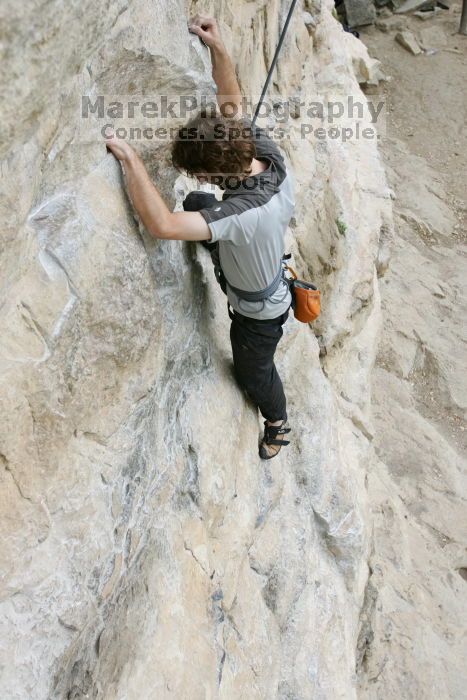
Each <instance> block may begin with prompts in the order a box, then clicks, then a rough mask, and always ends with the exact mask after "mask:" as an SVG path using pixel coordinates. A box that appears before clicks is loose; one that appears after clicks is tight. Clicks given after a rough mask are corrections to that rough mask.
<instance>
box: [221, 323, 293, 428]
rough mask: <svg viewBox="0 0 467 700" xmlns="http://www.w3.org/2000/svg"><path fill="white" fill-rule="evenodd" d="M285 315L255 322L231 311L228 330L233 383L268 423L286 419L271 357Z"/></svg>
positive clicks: (285, 408)
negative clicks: (230, 321)
mask: <svg viewBox="0 0 467 700" xmlns="http://www.w3.org/2000/svg"><path fill="white" fill-rule="evenodd" d="M288 315H289V311H288V310H287V311H286V312H285V313H283V314H282V315H281V316H278V317H277V318H273V319H269V320H255V319H253V318H249V317H248V316H243V315H242V314H239V313H237V311H234V312H233V318H232V323H231V326H230V342H231V344H232V354H233V362H234V370H235V376H236V378H237V381H238V383H239V384H240V386H241V387H242V388H243V389H245V391H246V392H247V393H248V395H249V397H250V398H251V399H252V401H253V402H254V403H255V404H256V405H257V406H258V408H259V410H260V411H261V414H262V415H263V417H264V418H266V419H267V420H269V421H278V420H286V419H287V407H286V398H285V394H284V388H283V386H282V382H281V378H280V377H279V374H278V372H277V369H276V365H275V364H274V353H275V352H276V347H277V343H278V342H279V340H280V339H281V338H282V334H283V329H282V325H283V324H284V323H285V322H286V320H287V318H288Z"/></svg>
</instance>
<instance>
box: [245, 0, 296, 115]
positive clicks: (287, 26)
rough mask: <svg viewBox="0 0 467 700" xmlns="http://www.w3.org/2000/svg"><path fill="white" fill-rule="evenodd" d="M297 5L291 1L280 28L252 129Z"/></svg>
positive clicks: (294, 0)
mask: <svg viewBox="0 0 467 700" xmlns="http://www.w3.org/2000/svg"><path fill="white" fill-rule="evenodd" d="M296 4H297V0H292V3H291V5H290V9H289V13H288V15H287V19H286V20H285V24H284V26H283V28H282V32H281V35H280V37H279V43H278V44H277V48H276V52H275V54H274V58H273V59H272V63H271V66H270V68H269V71H268V74H267V77H266V82H265V83H264V86H263V90H262V92H261V97H260V98H259V102H258V104H257V105H256V109H255V114H254V116H253V121H252V122H251V125H252V127H254V126H255V123H256V119H257V117H258V114H259V110H260V109H261V105H262V104H263V100H264V97H265V95H266V92H267V89H268V87H269V83H270V82H271V78H272V74H273V72H274V68H275V67H276V63H277V59H278V57H279V53H280V50H281V48H282V44H283V43H284V39H285V35H286V34H287V29H288V28H289V24H290V20H291V19H292V15H293V11H294V9H295V5H296Z"/></svg>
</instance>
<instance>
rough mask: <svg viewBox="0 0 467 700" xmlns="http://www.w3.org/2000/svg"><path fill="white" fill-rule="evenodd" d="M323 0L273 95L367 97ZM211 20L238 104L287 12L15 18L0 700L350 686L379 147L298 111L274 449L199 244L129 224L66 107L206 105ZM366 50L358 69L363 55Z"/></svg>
mask: <svg viewBox="0 0 467 700" xmlns="http://www.w3.org/2000/svg"><path fill="white" fill-rule="evenodd" d="M201 5H202V7H201ZM332 6H333V4H332V3H331V2H330V0H323V2H318V1H317V0H314V1H307V2H304V3H303V7H302V11H297V13H296V15H295V17H294V19H293V22H292V24H291V27H290V32H289V35H288V37H287V41H286V43H285V45H284V48H283V53H282V56H281V60H280V63H279V66H278V69H277V74H276V76H275V84H274V85H273V88H272V90H273V91H274V90H276V91H277V94H279V92H280V94H281V95H282V96H288V97H293V98H294V99H295V100H297V99H298V100H301V99H303V100H317V99H320V100H324V101H327V100H329V99H333V100H336V99H341V100H344V101H345V102H347V99H348V97H349V96H352V97H353V98H354V100H360V101H364V97H363V95H362V93H361V91H360V88H359V84H358V80H357V78H356V76H355V72H354V67H355V66H354V62H355V60H356V59H355V56H356V55H357V54H356V53H355V42H356V40H355V39H354V38H353V37H350V36H345V35H344V33H343V31H342V28H341V26H340V25H339V24H338V23H337V22H336V21H335V20H334V18H333V17H332V14H331V10H332ZM200 9H202V10H203V11H204V12H208V13H215V14H216V16H217V17H218V19H219V22H220V24H221V28H222V31H223V34H224V37H225V41H226V44H227V46H228V48H229V50H231V52H232V56H233V60H234V62H235V65H236V68H237V70H238V75H239V77H240V79H241V83H242V88H243V90H244V91H245V93H246V94H250V95H259V93H260V89H261V85H262V81H263V80H264V77H265V74H266V70H267V64H269V61H270V60H271V57H272V54H273V51H274V47H275V45H276V43H277V40H278V34H279V31H280V26H281V23H282V22H283V20H284V16H285V12H286V10H287V3H281V2H279V1H278V0H271V1H270V2H264V0H249V1H248V0H239V1H238V2H236V3H235V5H232V3H229V2H227V1H226V0H218V1H217V2H213V1H211V2H210V1H206V2H203V3H202V4H201V3H198V2H192V3H183V2H181V0H164V2H162V0H151V2H149V1H148V0H132V1H131V2H129V3H128V2H124V0H112V1H111V2H109V3H93V2H88V1H85V2H79V3H78V2H76V1H75V0H71V1H70V2H67V3H62V2H59V1H58V0H51V1H50V2H40V3H37V2H32V1H29V0H27V1H26V2H25V3H22V4H21V5H18V4H17V3H14V2H12V0H10V1H7V2H4V3H3V6H2V14H3V15H4V16H2V22H1V27H2V30H1V31H2V51H3V55H2V69H3V70H2V95H3V97H4V103H5V109H4V113H3V114H2V119H1V129H2V139H1V142H2V143H3V144H4V145H3V150H2V155H1V157H2V169H1V172H2V197H1V202H0V206H1V213H2V221H3V235H2V243H1V251H0V255H1V268H0V269H1V276H2V285H1V303H0V315H1V328H2V337H1V343H0V372H1V375H0V382H1V390H0V413H1V428H0V430H1V433H0V478H1V482H0V483H1V498H2V509H1V513H0V520H1V531H2V548H1V550H0V562H1V567H0V570H1V579H0V601H1V611H0V625H1V631H0V640H1V642H0V655H1V669H2V670H1V680H0V689H1V692H0V695H1V697H2V698H8V700H30V699H32V698H34V700H52V699H54V698H70V699H77V698H102V699H105V700H115V699H119V700H123V699H125V700H136V699H137V700H144V699H147V700H153V699H156V698H157V700H160V699H162V698H166V697H167V698H168V697H175V698H180V699H182V698H187V699H188V698H189V699H190V700H194V699H198V698H199V699H201V698H203V699H204V698H226V699H233V698H240V697H248V698H249V700H253V698H258V699H259V698H275V697H277V698H300V699H303V700H305V699H309V698H329V699H331V698H332V700H336V699H337V698H352V697H355V696H356V686H357V680H356V661H357V657H358V655H359V652H358V640H359V633H360V628H361V624H362V621H361V619H360V611H361V609H362V606H363V603H364V595H365V589H366V583H367V579H368V573H369V571H368V565H367V561H368V557H369V549H370V548H369V535H370V519H369V513H368V505H367V496H366V488H365V479H366V473H367V470H368V468H369V464H370V463H371V460H372V458H373V452H372V447H371V443H372V437H373V428H372V423H371V413H370V400H369V389H368V383H369V377H370V374H371V371H372V367H373V364H374V359H375V348H376V342H377V337H378V329H379V319H380V302H379V292H378V284H377V271H380V272H381V271H382V270H383V269H384V267H385V265H386V264H387V245H388V241H389V240H390V238H391V227H392V219H391V199H390V191H389V189H388V187H387V184H386V181H385V176H384V172H383V169H382V166H381V162H380V159H379V156H378V152H377V148H376V141H375V139H364V138H359V139H357V138H350V139H349V140H347V141H344V140H342V139H333V138H328V139H326V140H321V141H320V140H319V139H314V138H312V135H310V134H308V135H306V138H301V133H302V126H303V124H304V123H306V117H305V116H303V115H302V116H301V117H300V118H297V119H295V120H291V122H292V126H291V133H292V136H293V137H292V138H291V139H288V140H287V139H285V140H284V141H283V143H282V146H283V150H284V152H285V154H286V156H287V158H288V160H289V163H290V165H291V168H292V171H293V174H294V177H295V181H296V214H295V217H294V219H293V220H292V222H291V229H290V231H289V234H288V248H289V250H291V251H292V253H293V256H294V260H293V264H294V267H295V268H296V269H297V271H298V272H299V274H300V276H303V277H305V278H309V279H312V280H314V281H315V283H316V284H317V285H318V286H319V287H320V289H321V291H322V300H323V313H322V316H321V317H320V319H319V321H318V322H317V323H316V324H314V327H313V328H311V327H307V326H303V325H301V324H299V323H298V322H297V321H295V320H294V319H293V318H291V319H290V321H288V322H287V324H286V326H285V328H284V338H283V340H282V342H281V344H280V346H279V351H278V358H277V362H278V366H279V369H280V371H281V373H282V376H283V378H284V382H285V386H286V391H287V395H288V399H289V409H290V422H291V424H292V426H293V439H292V444H291V445H290V447H289V448H287V450H285V449H284V450H283V451H282V452H283V454H281V456H280V458H277V459H275V460H272V461H271V462H261V461H260V460H259V457H258V455H257V438H258V432H259V429H260V428H261V423H260V422H259V417H258V414H257V412H256V410H255V409H254V407H253V406H252V405H251V404H250V403H248V402H247V401H246V398H245V396H244V395H243V394H242V392H241V391H240V390H239V389H238V387H237V386H236V384H235V382H234V379H233V376H232V370H231V363H230V347H229V319H228V317H227V313H226V309H225V301H224V298H223V296H222V294H221V292H220V290H219V289H218V286H217V284H216V282H215V279H214V275H213V272H212V268H211V263H210V259H209V256H208V254H207V252H206V251H205V250H204V249H202V248H201V247H199V246H196V245H194V244H188V243H183V242H171V241H155V240H153V239H150V238H149V236H148V235H147V234H146V232H144V231H142V230H140V229H139V228H138V226H137V224H136V222H135V219H134V216H133V214H132V210H131V207H130V206H129V203H128V200H127V198H126V195H125V193H124V189H123V187H122V185H123V180H122V175H121V171H120V166H119V164H118V163H117V162H116V161H115V159H114V158H113V156H112V155H110V154H108V153H106V150H105V147H104V145H103V142H102V139H101V138H96V134H95V133H93V134H91V129H90V127H89V124H88V123H87V122H85V121H84V120H83V118H82V115H81V104H82V103H81V96H82V95H85V96H89V97H90V98H92V99H93V100H95V99H96V98H97V97H98V96H99V95H111V96H131V95H136V96H138V95H139V96H141V95H143V96H151V95H160V94H167V95H175V96H181V95H187V94H191V93H192V92H193V91H195V90H199V91H200V92H204V93H207V94H210V95H214V87H213V84H212V80H211V74H210V63H209V56H208V52H207V50H206V49H205V48H204V47H203V46H202V45H201V43H200V42H199V40H198V39H197V38H196V37H193V36H191V35H189V33H188V31H187V27H186V20H187V17H188V16H189V15H190V14H191V13H192V12H195V11H200ZM304 13H305V15H304ZM310 15H311V16H312V18H313V22H314V24H313V31H312V32H310V31H309V28H310V22H309V21H308V23H307V22H306V21H305V20H304V16H305V17H309V16H310ZM352 47H354V48H352ZM357 53H358V59H357V61H358V70H359V72H361V74H362V75H363V76H364V77H363V78H362V81H363V80H365V81H366V80H367V79H368V76H371V74H372V72H374V68H375V66H374V62H371V61H370V60H369V59H368V55H367V54H366V51H364V50H362V49H361V48H360V49H359V50H358V52H357ZM3 81H4V82H3ZM343 119H344V118H343V117H337V118H336V121H335V123H336V124H337V125H338V126H339V125H343V123H344V122H343ZM119 123H121V124H122V125H123V126H125V127H129V126H131V123H132V122H131V121H130V120H129V119H128V120H126V121H125V119H124V120H122V121H121V122H119ZM368 123H369V118H368V117H367V116H364V117H363V118H362V126H365V125H368ZM176 124H178V121H177V119H174V120H173V124H172V122H171V121H170V119H169V125H176ZM306 131H307V130H306V129H305V132H306ZM136 148H138V150H139V151H140V152H141V154H142V156H143V157H144V158H145V160H146V162H147V164H148V168H149V170H150V172H151V174H152V175H153V176H154V181H155V182H156V184H157V185H158V187H159V188H160V190H161V192H162V194H163V196H164V197H165V198H166V200H167V202H168V203H169V204H170V206H172V207H175V206H179V205H180V198H181V196H182V193H183V191H186V189H187V188H188V186H189V183H188V182H187V181H186V180H184V179H183V178H181V177H179V176H178V175H177V173H176V172H175V171H174V170H173V168H172V167H171V166H170V163H169V161H168V159H167V144H166V143H161V144H159V143H154V144H151V143H148V142H147V141H144V142H141V143H140V144H136Z"/></svg>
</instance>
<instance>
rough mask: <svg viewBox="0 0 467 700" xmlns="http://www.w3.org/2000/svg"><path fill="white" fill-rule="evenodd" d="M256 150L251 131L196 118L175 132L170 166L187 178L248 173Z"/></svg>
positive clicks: (230, 123)
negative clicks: (176, 133)
mask: <svg viewBox="0 0 467 700" xmlns="http://www.w3.org/2000/svg"><path fill="white" fill-rule="evenodd" d="M255 157H256V147H255V143H254V141H253V139H252V136H251V127H250V126H248V125H246V124H245V123H242V122H240V121H239V120H236V119H229V118H227V117H223V116H215V117H213V116H205V115H204V114H202V113H201V114H198V115H197V116H196V117H194V118H193V119H191V120H190V121H189V122H188V124H187V125H186V126H183V127H181V128H180V129H179V131H178V135H177V138H176V140H175V141H174V143H173V146H172V163H173V165H174V167H175V168H177V169H178V170H181V171H183V172H185V173H186V174H187V175H189V176H195V175H197V174H206V175H210V174H214V175H219V174H221V175H237V176H240V177H247V176H248V175H249V174H250V173H251V161H252V159H253V158H255Z"/></svg>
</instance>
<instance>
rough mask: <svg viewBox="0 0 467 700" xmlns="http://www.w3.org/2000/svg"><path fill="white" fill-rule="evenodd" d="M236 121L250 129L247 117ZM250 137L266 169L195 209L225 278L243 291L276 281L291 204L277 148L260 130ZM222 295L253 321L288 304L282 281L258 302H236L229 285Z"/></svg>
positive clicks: (279, 311) (290, 191)
mask: <svg viewBox="0 0 467 700" xmlns="http://www.w3.org/2000/svg"><path fill="white" fill-rule="evenodd" d="M242 123H243V124H244V125H245V126H247V127H251V122H250V121H249V120H248V119H243V120H242ZM252 136H253V139H254V141H255V145H256V153H257V156H256V157H257V158H258V159H259V160H264V161H266V162H267V164H268V167H267V169H266V170H265V171H264V172H262V173H259V174H258V175H253V176H250V177H248V178H246V179H245V180H242V182H241V183H240V186H237V187H234V188H233V189H228V188H226V189H225V190H224V195H223V198H222V201H219V202H217V204H216V205H214V206H213V207H212V208H209V209H201V210H200V214H201V215H202V216H203V217H204V219H205V220H206V223H207V224H208V226H209V230H210V231H211V241H212V242H215V241H219V258H220V263H221V266H222V270H223V272H224V275H225V277H226V279H227V280H228V282H230V283H231V284H232V285H233V286H234V287H237V288H238V289H243V290H245V291H258V290H260V289H265V288H266V287H268V286H269V285H270V284H271V282H272V281H273V280H274V278H275V277H276V275H277V271H278V270H279V267H280V264H281V259H282V256H283V254H284V237H285V232H286V229H287V226H288V223H289V221H290V218H291V217H292V214H293V212H294V206H295V201H294V193H293V184H292V180H291V177H290V175H289V174H288V172H287V169H286V166H285V161H284V158H283V156H282V155H281V152H280V151H279V148H278V147H277V145H276V144H275V143H274V141H272V140H271V139H270V138H269V137H268V135H267V133H266V132H265V131H264V129H261V128H260V127H256V126H255V128H254V130H253V133H252ZM227 297H228V300H229V302H230V304H231V306H232V308H233V309H235V311H238V312H239V313H241V314H243V315H244V316H249V317H250V318H256V319H270V318H276V317H277V316H280V315H281V314H283V313H284V312H285V311H286V310H287V309H288V308H289V306H290V304H291V301H292V298H291V294H290V291H289V289H288V285H287V283H286V282H284V281H283V280H281V283H280V285H279V287H278V288H277V290H276V291H275V292H274V294H273V295H272V296H270V297H268V298H267V299H265V300H264V301H256V302H251V301H245V300H244V299H240V298H239V297H238V296H237V295H236V294H235V293H234V292H233V290H232V289H231V288H230V287H229V285H227Z"/></svg>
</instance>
